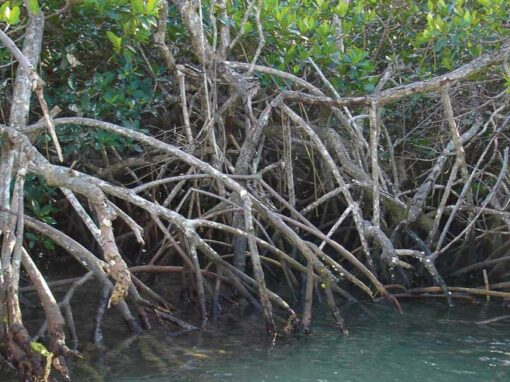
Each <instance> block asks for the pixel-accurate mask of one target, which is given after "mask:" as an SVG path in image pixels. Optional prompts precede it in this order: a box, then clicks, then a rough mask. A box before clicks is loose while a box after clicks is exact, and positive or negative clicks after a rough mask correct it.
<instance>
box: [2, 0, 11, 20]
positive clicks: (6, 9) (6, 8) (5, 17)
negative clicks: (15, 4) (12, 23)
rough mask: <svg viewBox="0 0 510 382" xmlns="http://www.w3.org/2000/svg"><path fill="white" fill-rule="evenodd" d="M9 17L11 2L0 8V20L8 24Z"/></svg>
mask: <svg viewBox="0 0 510 382" xmlns="http://www.w3.org/2000/svg"><path fill="white" fill-rule="evenodd" d="M10 15H11V2H10V1H6V2H5V3H3V4H2V6H1V7H0V20H1V21H4V22H8V21H9V17H10Z"/></svg>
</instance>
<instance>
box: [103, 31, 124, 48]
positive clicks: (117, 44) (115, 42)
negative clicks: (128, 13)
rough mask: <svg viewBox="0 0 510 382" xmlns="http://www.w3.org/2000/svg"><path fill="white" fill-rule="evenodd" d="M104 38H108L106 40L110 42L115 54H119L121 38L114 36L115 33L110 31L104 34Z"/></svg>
mask: <svg viewBox="0 0 510 382" xmlns="http://www.w3.org/2000/svg"><path fill="white" fill-rule="evenodd" d="M106 36H107V37H108V40H110V42H111V43H112V45H113V49H114V50H115V52H117V53H119V52H120V49H121V48H122V37H118V36H116V35H115V33H113V32H111V31H108V32H106Z"/></svg>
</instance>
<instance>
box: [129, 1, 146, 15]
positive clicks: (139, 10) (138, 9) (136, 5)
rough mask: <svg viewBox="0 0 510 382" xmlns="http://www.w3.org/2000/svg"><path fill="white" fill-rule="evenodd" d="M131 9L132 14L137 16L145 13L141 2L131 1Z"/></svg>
mask: <svg viewBox="0 0 510 382" xmlns="http://www.w3.org/2000/svg"><path fill="white" fill-rule="evenodd" d="M131 9H132V10H133V13H135V14H137V15H140V14H143V13H145V12H144V11H145V7H144V4H143V0H131Z"/></svg>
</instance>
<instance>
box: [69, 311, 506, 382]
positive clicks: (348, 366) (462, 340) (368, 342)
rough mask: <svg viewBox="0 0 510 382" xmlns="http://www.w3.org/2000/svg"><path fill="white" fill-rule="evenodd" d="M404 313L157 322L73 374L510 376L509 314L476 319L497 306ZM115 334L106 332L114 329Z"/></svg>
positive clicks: (119, 334) (355, 379)
mask: <svg viewBox="0 0 510 382" xmlns="http://www.w3.org/2000/svg"><path fill="white" fill-rule="evenodd" d="M403 308H404V312H405V313H404V314H403V315H400V314H398V313H396V312H395V311H394V310H393V309H392V308H391V307H389V306H387V305H383V304H367V305H365V306H364V307H362V306H359V305H352V306H350V307H344V308H343V314H344V317H345V319H346V322H347V324H348V326H349V330H350V335H349V336H347V337H345V336H343V335H341V334H339V333H337V332H336V331H335V328H334V327H333V325H332V322H331V321H330V320H328V319H322V320H320V321H319V322H315V325H314V332H313V334H312V335H309V336H305V337H300V338H296V337H285V336H281V337H278V338H276V340H275V341H274V343H272V342H271V341H270V340H269V339H268V338H266V336H265V335H264V332H263V328H262V327H261V325H260V321H259V319H258V317H252V318H250V319H248V320H247V321H245V322H242V323H240V322H237V321H232V322H229V323H224V324H222V325H221V326H217V327H210V329H207V330H205V331H203V332H201V333H197V332H195V333H189V334H184V335H180V336H170V335H169V334H168V331H164V330H162V329H155V330H152V331H150V332H149V334H147V335H143V336H139V337H136V338H131V339H126V338H125V332H124V331H123V329H122V328H119V327H116V328H115V330H114V332H113V334H112V332H111V331H110V333H109V341H110V343H112V342H114V343H115V345H113V346H111V347H110V348H107V349H102V350H100V351H98V350H95V351H93V352H90V353H87V360H84V361H80V362H75V363H74V364H73V367H72V370H73V377H74V380H76V381H80V382H81V381H108V382H110V381H115V382H121V381H123V382H127V381H130V382H138V381H140V382H141V381H151V382H160V381H236V382H244V381H246V382H248V381H260V382H262V381H303V382H304V381H317V382H326V381H343V382H361V381H363V382H367V381H368V382H372V381H377V382H386V381H392V382H396V381H403V382H404V381H405V382H409V381H433V382H437V381H446V382H455V381H459V382H461V381H462V382H469V381H476V382H480V381H483V382H492V381H494V382H496V381H509V380H510V333H509V330H508V329H509V327H510V320H502V321H498V322H495V323H491V324H488V325H480V324H476V323H475V321H479V320H485V319H488V318H492V317H495V316H501V315H505V314H509V312H508V309H505V308H503V307H498V306H489V307H487V306H483V305H468V304H465V303H458V304H457V305H456V306H455V307H454V308H450V309H448V308H447V307H446V306H445V305H444V304H440V303H435V302H434V303H432V302H423V301H420V302H415V303H414V302H413V303H409V302H407V303H405V304H404V305H403ZM112 336H113V337H112Z"/></svg>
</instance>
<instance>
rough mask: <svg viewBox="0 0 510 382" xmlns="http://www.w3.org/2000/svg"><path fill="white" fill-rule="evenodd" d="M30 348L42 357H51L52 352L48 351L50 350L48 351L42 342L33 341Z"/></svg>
mask: <svg viewBox="0 0 510 382" xmlns="http://www.w3.org/2000/svg"><path fill="white" fill-rule="evenodd" d="M30 348H31V349H32V350H33V351H35V352H36V353H39V354H40V355H42V356H43V357H47V356H49V355H50V352H49V351H48V349H46V346H44V345H43V344H42V343H40V342H36V341H31V342H30Z"/></svg>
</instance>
